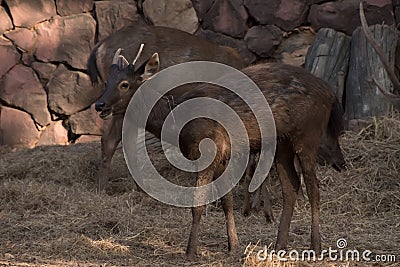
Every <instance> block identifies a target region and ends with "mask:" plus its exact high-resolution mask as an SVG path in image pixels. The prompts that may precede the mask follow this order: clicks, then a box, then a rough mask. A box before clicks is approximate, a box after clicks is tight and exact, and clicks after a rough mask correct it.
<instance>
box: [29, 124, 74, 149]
mask: <svg viewBox="0 0 400 267" xmlns="http://www.w3.org/2000/svg"><path fill="white" fill-rule="evenodd" d="M54 145H68V131H67V130H66V129H65V128H64V126H63V122H62V121H55V122H52V123H51V124H50V125H48V126H46V127H45V128H44V130H43V131H41V135H40V138H39V141H38V142H37V144H36V146H54Z"/></svg>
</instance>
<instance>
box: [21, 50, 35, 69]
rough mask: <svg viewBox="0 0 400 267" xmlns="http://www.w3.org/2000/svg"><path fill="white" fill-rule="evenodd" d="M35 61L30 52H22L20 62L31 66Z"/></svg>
mask: <svg viewBox="0 0 400 267" xmlns="http://www.w3.org/2000/svg"><path fill="white" fill-rule="evenodd" d="M33 62H35V57H34V56H33V55H32V54H31V53H26V52H25V53H23V54H22V63H24V65H27V66H31V65H32V64H33Z"/></svg>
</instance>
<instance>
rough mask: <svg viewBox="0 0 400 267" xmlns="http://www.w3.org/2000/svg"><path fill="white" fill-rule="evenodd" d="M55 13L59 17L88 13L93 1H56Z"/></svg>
mask: <svg viewBox="0 0 400 267" xmlns="http://www.w3.org/2000/svg"><path fill="white" fill-rule="evenodd" d="M56 5H57V12H58V14H60V15H61V16H69V15H75V14H80V13H83V12H88V11H90V10H92V9H93V5H94V1H93V0H81V1H71V0H56Z"/></svg>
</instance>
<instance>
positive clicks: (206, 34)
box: [196, 29, 257, 64]
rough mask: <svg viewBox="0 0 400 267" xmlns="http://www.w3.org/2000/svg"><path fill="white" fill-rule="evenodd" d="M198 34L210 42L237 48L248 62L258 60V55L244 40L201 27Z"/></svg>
mask: <svg viewBox="0 0 400 267" xmlns="http://www.w3.org/2000/svg"><path fill="white" fill-rule="evenodd" d="M196 36H199V37H201V38H203V39H206V40H208V41H210V42H213V43H216V44H219V45H225V46H229V47H232V48H235V49H236V50H237V51H238V52H239V54H240V55H241V56H242V58H243V59H244V60H245V61H246V63H247V64H251V63H253V62H255V61H256V59H257V57H256V55H254V54H253V53H252V52H250V51H249V50H248V49H247V46H246V43H245V42H244V40H239V39H235V38H232V37H229V36H227V35H224V34H222V33H216V32H213V31H210V30H203V29H200V30H199V31H197V32H196Z"/></svg>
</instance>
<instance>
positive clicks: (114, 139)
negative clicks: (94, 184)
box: [97, 116, 123, 192]
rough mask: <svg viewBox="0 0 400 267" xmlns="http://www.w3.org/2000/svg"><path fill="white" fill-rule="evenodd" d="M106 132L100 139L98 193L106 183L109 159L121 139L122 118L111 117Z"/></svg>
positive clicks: (109, 164)
mask: <svg viewBox="0 0 400 267" xmlns="http://www.w3.org/2000/svg"><path fill="white" fill-rule="evenodd" d="M111 120H112V121H111V123H110V124H109V126H108V128H107V129H106V132H105V133H104V134H103V136H102V137H101V162H100V169H99V172H98V174H97V181H98V191H99V192H101V191H103V190H104V189H105V188H106V186H107V183H108V175H109V173H110V166H111V159H112V157H113V155H114V153H115V150H116V149H117V146H118V143H119V142H120V141H121V138H122V121H123V117H122V116H118V117H112V118H111Z"/></svg>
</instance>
